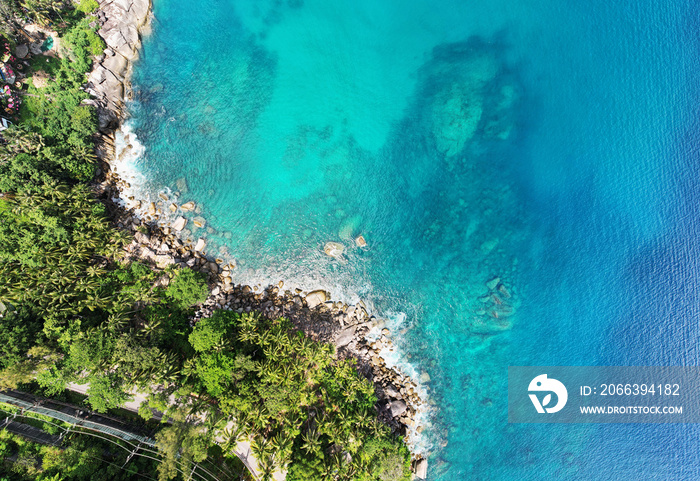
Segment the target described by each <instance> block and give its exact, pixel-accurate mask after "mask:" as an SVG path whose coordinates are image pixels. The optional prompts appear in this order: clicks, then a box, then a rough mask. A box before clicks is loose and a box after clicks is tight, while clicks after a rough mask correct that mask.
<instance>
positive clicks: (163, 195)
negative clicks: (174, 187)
mask: <svg viewBox="0 0 700 481" xmlns="http://www.w3.org/2000/svg"><path fill="white" fill-rule="evenodd" d="M158 197H160V198H161V199H163V200H164V201H166V202H167V201H168V196H167V195H165V194H164V193H163V192H160V193H159V194H158Z"/></svg>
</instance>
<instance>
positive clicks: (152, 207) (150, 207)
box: [148, 202, 156, 215]
mask: <svg viewBox="0 0 700 481" xmlns="http://www.w3.org/2000/svg"><path fill="white" fill-rule="evenodd" d="M148 214H149V215H155V214H156V204H154V203H153V202H151V203H150V204H148Z"/></svg>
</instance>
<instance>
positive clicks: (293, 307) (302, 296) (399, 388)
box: [97, 181, 430, 479]
mask: <svg viewBox="0 0 700 481" xmlns="http://www.w3.org/2000/svg"><path fill="white" fill-rule="evenodd" d="M100 186H101V189H97V190H98V193H101V194H102V195H103V196H105V197H107V198H111V197H112V195H113V194H114V192H113V191H112V188H113V187H112V185H111V184H110V183H109V182H108V181H105V182H104V183H103V184H101V185H100ZM114 208H115V216H116V218H117V219H118V220H117V227H119V228H121V229H125V230H130V231H132V232H133V234H134V240H133V241H132V242H131V243H130V244H129V245H127V246H126V248H125V250H126V254H127V257H128V258H131V259H132V260H136V259H139V260H141V261H145V262H148V263H150V264H152V265H154V266H155V268H157V269H165V268H166V267H168V266H171V265H177V266H180V267H183V268H185V267H187V268H192V269H196V270H198V271H200V272H203V273H204V274H206V275H207V277H208V280H209V287H210V295H209V297H208V298H207V300H206V301H205V302H204V303H203V304H202V305H201V306H199V308H198V310H197V312H196V313H195V315H194V317H193V319H192V321H193V322H197V321H198V320H199V319H202V318H204V317H208V316H211V315H212V313H213V312H214V311H215V310H217V309H226V310H231V311H235V312H238V313H244V312H251V311H258V312H260V313H262V315H263V316H265V317H268V318H270V319H274V318H278V317H282V316H284V317H286V318H288V319H290V320H291V321H292V323H293V325H294V327H295V328H296V329H299V330H300V331H302V332H304V333H305V334H306V335H308V336H309V337H311V338H312V339H314V340H316V341H320V342H329V343H332V344H334V345H335V346H336V349H337V353H338V357H339V358H341V359H355V361H356V363H357V369H358V371H359V372H360V374H361V375H363V376H365V377H366V378H367V379H369V380H371V381H372V382H373V383H374V386H375V392H376V394H377V397H378V399H379V402H378V404H377V409H378V412H379V417H380V419H381V420H382V421H384V422H385V423H387V424H388V425H389V426H391V428H392V430H393V431H394V432H396V433H397V434H400V435H406V434H407V433H408V432H409V431H410V432H417V433H420V432H422V430H423V426H420V425H419V424H418V421H417V420H416V416H417V414H418V413H419V411H420V410H421V409H422V408H423V407H424V406H423V402H424V401H423V400H422V399H421V396H420V394H419V391H418V384H417V383H416V382H415V381H414V380H412V379H411V378H409V377H408V376H405V375H403V374H402V373H401V372H400V371H398V370H397V369H395V368H391V367H388V366H387V364H386V362H385V360H384V359H383V358H382V356H381V352H383V351H384V350H393V349H394V347H393V345H392V342H391V340H390V339H389V335H390V332H389V329H387V328H386V327H384V325H385V321H384V320H383V319H379V318H376V317H374V316H372V315H371V314H370V313H368V312H367V308H366V306H365V304H364V303H363V302H362V301H360V302H359V303H358V304H356V305H348V304H345V303H342V302H334V301H332V300H331V295H330V293H328V292H326V291H323V290H316V291H311V292H308V293H306V292H304V291H302V290H301V289H292V288H285V285H284V282H279V284H277V285H274V286H267V287H263V286H247V285H238V284H234V282H233V279H232V271H233V270H234V269H235V268H236V267H235V266H234V265H230V264H223V265H222V261H221V259H211V258H208V257H207V256H205V255H204V254H202V253H201V252H200V250H198V249H197V248H196V246H192V245H191V244H190V245H186V244H185V243H183V242H182V241H181V240H180V239H179V237H178V236H177V235H176V233H175V232H174V231H173V230H172V229H169V228H167V227H166V228H163V227H160V226H159V225H158V224H157V223H155V222H148V221H145V220H143V219H140V218H139V217H138V216H137V215H135V214H133V213H132V212H131V211H126V212H125V211H123V210H121V209H119V208H117V207H116V206H114ZM217 261H218V262H217ZM164 282H167V280H165V281H164ZM377 332H380V333H381V334H379V335H378V336H377V335H376V333H377ZM371 333H374V334H375V335H370V334H371ZM421 382H422V383H423V384H424V385H425V384H427V383H429V382H430V377H429V376H428V375H427V374H426V373H424V374H423V376H421ZM425 462H426V461H425V460H422V459H421V458H419V457H417V458H416V459H415V463H414V465H415V466H416V469H417V468H418V467H420V466H423V465H424V463H425ZM421 479H422V478H421Z"/></svg>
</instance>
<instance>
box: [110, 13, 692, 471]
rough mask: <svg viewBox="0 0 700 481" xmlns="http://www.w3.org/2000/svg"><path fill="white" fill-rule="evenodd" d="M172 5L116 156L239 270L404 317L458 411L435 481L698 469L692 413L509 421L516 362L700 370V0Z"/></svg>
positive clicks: (398, 319) (447, 416) (437, 420)
mask: <svg viewBox="0 0 700 481" xmlns="http://www.w3.org/2000/svg"><path fill="white" fill-rule="evenodd" d="M154 11H155V16H156V21H155V23H154V33H153V35H152V36H151V37H149V38H148V39H146V41H145V42H144V50H143V52H142V60H141V61H140V62H139V63H138V65H137V68H136V72H135V76H134V86H135V94H136V95H135V101H134V102H133V103H132V105H131V106H130V110H131V113H132V119H131V120H130V121H129V124H128V125H129V128H130V129H131V130H132V131H133V132H134V133H135V135H136V136H137V137H138V142H140V144H142V145H143V147H144V151H143V153H141V155H138V156H133V155H132V156H131V157H130V159H131V160H129V161H124V163H123V164H122V166H121V171H122V172H123V173H124V174H125V175H127V176H134V177H133V178H131V180H132V185H133V186H134V190H135V191H137V192H138V193H139V194H140V195H142V196H151V197H152V198H153V199H154V200H155V199H157V197H156V195H157V193H158V192H159V191H166V192H168V195H169V196H170V197H171V198H177V202H178V203H182V202H185V201H188V200H193V201H195V202H197V204H198V206H200V208H201V211H200V212H198V213H197V215H200V216H202V217H204V218H205V219H206V221H207V228H209V231H207V228H203V229H199V230H195V231H194V232H186V233H185V235H186V236H188V235H189V236H190V237H191V238H192V239H197V238H199V237H206V239H207V243H208V247H207V252H208V254H211V255H212V256H214V257H221V258H223V259H227V260H235V262H236V263H237V266H238V267H237V269H236V270H235V272H236V281H237V282H245V283H250V284H255V283H267V282H274V283H276V282H278V281H279V280H285V282H286V284H287V285H299V286H302V287H305V288H313V287H326V288H328V289H329V290H330V291H331V292H332V293H333V295H334V297H337V298H341V299H345V300H349V301H355V300H357V299H360V298H361V299H363V300H365V302H367V303H368V304H369V305H371V306H372V307H373V309H374V310H375V311H376V312H378V313H381V314H382V315H385V316H388V317H390V318H391V319H392V320H393V324H392V330H393V332H394V334H393V337H394V339H395V341H396V342H397V343H398V344H399V345H400V347H401V349H402V352H403V354H404V357H403V361H405V362H410V363H411V364H412V366H413V368H414V369H415V370H416V372H423V371H425V372H427V373H428V374H429V375H430V382H429V383H427V384H426V387H427V388H428V389H429V393H430V399H431V400H432V401H434V402H435V403H436V404H437V406H438V407H439V410H438V411H437V414H435V415H434V417H433V418H432V420H431V425H430V426H428V428H427V429H426V431H425V436H423V439H422V441H421V445H420V446H419V448H420V449H425V450H426V451H427V452H429V454H430V457H431V459H430V479H432V480H455V479H490V480H500V479H502V480H511V479H533V480H535V479H596V480H607V479H620V478H621V479H630V478H632V477H633V476H637V477H640V479H696V478H697V477H698V476H700V468H699V466H700V460H699V459H698V453H697V438H698V433H699V432H698V430H697V428H695V427H694V426H653V425H649V426H638V425H621V426H583V425H572V426H563V425H549V426H547V425H537V426H530V425H509V424H508V423H507V415H506V414H507V413H506V402H507V399H506V372H507V367H508V366H509V365H523V364H526V365H537V364H539V365H551V364H556V365H595V364H612V365H615V364H622V365H626V364H630V365H654V364H685V365H696V364H697V363H698V352H697V349H696V346H697V337H698V332H697V329H698V328H697V325H698V322H697V320H698V307H697V306H698V302H697V300H698V284H697V278H698V275H697V269H696V267H695V264H694V262H693V260H694V259H695V258H697V257H698V254H700V252H698V251H699V250H700V249H699V247H698V242H697V234H698V225H697V223H698V215H697V214H698V212H697V209H698V205H700V203H699V202H698V200H699V199H698V185H697V183H698V175H697V167H696V166H697V149H696V147H695V145H697V134H696V133H695V132H697V131H698V129H697V127H698V126H697V121H696V118H695V108H694V107H695V103H696V101H697V97H698V88H697V86H698V81H697V80H698V73H697V70H698V68H697V67H698V66H697V61H696V57H697V54H696V52H697V51H698V41H697V34H696V33H695V31H696V30H697V14H696V11H695V9H694V8H693V4H692V3H690V2H681V1H677V2H661V1H651V0H647V1H641V2H639V1H637V2H632V1H627V0H623V1H618V2H602V1H598V0H594V1H591V2H584V3H581V2H573V1H569V0H552V1H549V2H522V1H516V0H493V1H490V2H485V1H481V2H476V1H459V2H457V1H446V2H441V3H440V4H439V6H436V4H435V2H427V1H424V0H421V1H419V0H410V1H407V2H400V3H399V2H377V1H369V0H359V1H356V2H335V1H331V2H329V1H321V0H289V1H288V2H282V1H270V2H263V1H243V0H241V1H231V0H226V1H224V0H220V1H211V2H206V3H205V2H201V5H197V6H196V7H193V6H192V5H191V3H190V2H184V1H183V0H168V1H164V0H160V1H159V0H156V2H155V5H154ZM183 12H186V14H183ZM131 142H132V143H133V144H134V145H136V142H135V141H134V138H133V136H132V138H131ZM127 157H128V156H127ZM164 207H166V206H164ZM166 209H167V207H166ZM187 215H188V216H189V217H192V216H193V215H195V214H194V213H192V214H187ZM191 226H192V222H190V224H189V225H188V227H191ZM360 234H362V235H363V236H364V237H365V239H366V240H367V242H368V249H360V248H358V247H356V246H355V244H354V240H353V239H354V238H355V237H356V236H358V235H360ZM328 241H335V242H341V243H343V244H344V245H345V254H344V258H343V259H342V260H341V261H339V260H335V259H332V258H330V257H328V256H326V255H325V254H324V253H323V246H324V244H325V243H326V242H328ZM496 276H497V277H499V278H500V279H501V282H502V284H503V286H504V287H505V290H506V291H507V294H506V293H505V292H503V291H502V290H501V291H497V290H496V291H489V289H488V287H486V284H487V282H488V281H490V280H492V279H493V278H494V277H496ZM492 294H495V295H497V296H498V299H494V298H493V297H488V296H490V295H492ZM508 296H510V297H508ZM499 302H500V304H499ZM494 316H497V317H494Z"/></svg>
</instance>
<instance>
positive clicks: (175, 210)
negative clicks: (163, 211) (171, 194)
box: [168, 204, 177, 213]
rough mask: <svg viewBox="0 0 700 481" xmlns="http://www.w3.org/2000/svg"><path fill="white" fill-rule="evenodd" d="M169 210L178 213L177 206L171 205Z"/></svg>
mask: <svg viewBox="0 0 700 481" xmlns="http://www.w3.org/2000/svg"><path fill="white" fill-rule="evenodd" d="M168 209H170V212H173V213H174V212H177V205H175V204H170V205H169V206H168Z"/></svg>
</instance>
